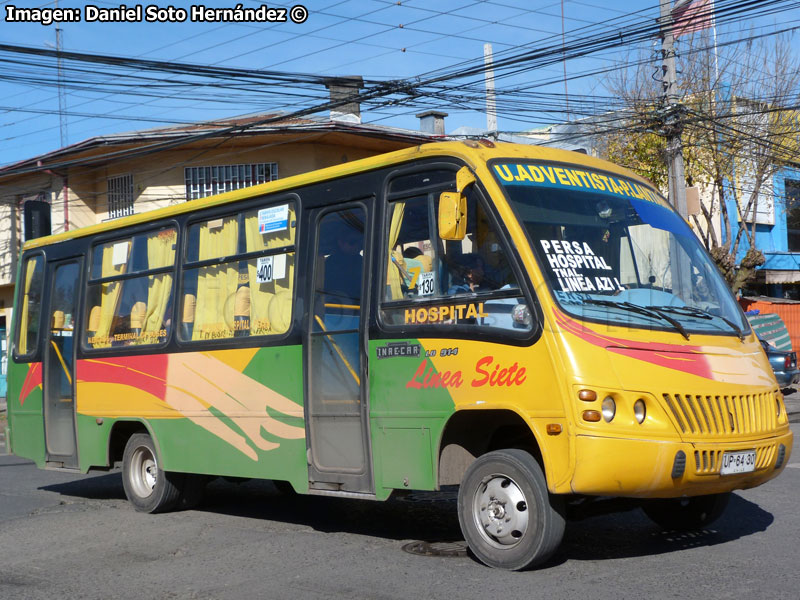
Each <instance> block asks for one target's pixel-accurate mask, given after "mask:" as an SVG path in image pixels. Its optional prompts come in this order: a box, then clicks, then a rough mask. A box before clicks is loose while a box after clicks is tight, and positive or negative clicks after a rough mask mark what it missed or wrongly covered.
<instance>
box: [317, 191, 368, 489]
mask: <svg viewBox="0 0 800 600" xmlns="http://www.w3.org/2000/svg"><path fill="white" fill-rule="evenodd" d="M367 210H368V209H367V206H366V205H364V204H360V203H359V204H356V203H354V204H351V205H349V206H348V207H347V208H342V209H337V210H318V211H314V212H313V213H312V215H311V219H312V221H311V222H312V223H313V228H314V241H313V246H312V247H313V248H315V249H316V251H315V253H314V266H313V271H312V275H311V277H310V282H309V286H308V288H310V289H307V292H308V294H309V295H308V298H309V302H308V305H309V314H308V321H307V325H306V335H305V365H306V401H305V408H306V417H307V418H306V423H307V425H306V427H307V440H308V463H309V467H308V477H309V488H310V489H312V490H314V489H316V490H328V491H349V492H371V491H372V468H371V460H370V453H369V422H368V417H369V410H368V406H367V395H366V390H365V386H364V385H363V384H364V382H365V381H366V380H367V372H366V352H365V350H364V348H365V339H364V336H365V335H366V320H367V309H366V304H367V303H366V295H367V291H366V290H367V289H368V286H365V284H364V280H365V277H364V273H365V269H366V264H367V260H368V258H369V257H368V256H367V253H366V251H365V250H366V248H367V245H366V243H365V240H367V239H368V236H367V233H368V232H367V224H368V222H369V220H368V212H367Z"/></svg>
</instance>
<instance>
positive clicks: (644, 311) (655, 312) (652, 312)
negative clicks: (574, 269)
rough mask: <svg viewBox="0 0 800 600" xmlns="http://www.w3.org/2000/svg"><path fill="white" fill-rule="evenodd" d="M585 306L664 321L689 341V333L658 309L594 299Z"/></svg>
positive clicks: (585, 301) (587, 301)
mask: <svg viewBox="0 0 800 600" xmlns="http://www.w3.org/2000/svg"><path fill="white" fill-rule="evenodd" d="M583 302H584V303H585V304H596V305H598V306H609V307H613V308H624V309H626V310H629V311H630V312H634V313H637V314H640V315H645V316H647V317H650V318H657V319H661V320H663V321H666V322H667V323H669V324H670V325H672V326H673V327H674V328H675V330H676V331H677V332H678V333H680V334H681V335H682V336H683V337H685V338H686V339H687V340H688V339H689V332H688V331H686V329H685V328H684V326H683V325H681V324H680V323H679V322H678V321H677V320H675V319H673V318H672V317H670V316H669V315H667V314H664V312H662V311H661V310H659V309H658V308H653V307H651V306H639V305H638V304H633V303H632V302H613V301H611V300H595V299H594V298H587V299H586V300H584V301H583Z"/></svg>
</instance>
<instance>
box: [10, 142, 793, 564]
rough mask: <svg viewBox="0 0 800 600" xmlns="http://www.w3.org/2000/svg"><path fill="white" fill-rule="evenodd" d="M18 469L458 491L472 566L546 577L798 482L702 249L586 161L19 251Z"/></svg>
mask: <svg viewBox="0 0 800 600" xmlns="http://www.w3.org/2000/svg"><path fill="white" fill-rule="evenodd" d="M13 316H14V319H13V320H14V326H13V333H12V340H11V353H10V366H9V396H8V431H7V432H6V440H7V443H8V444H9V445H10V449H11V451H13V453H15V454H16V455H18V456H20V457H26V458H29V459H31V460H33V461H35V463H36V464H37V465H38V466H39V467H42V468H50V469H54V468H55V469H64V470H71V471H77V472H88V471H90V470H98V469H99V470H103V469H111V468H115V467H116V466H118V465H120V464H121V467H122V481H123V485H124V488H125V493H126V495H127V497H128V499H129V500H130V502H131V503H132V504H133V506H134V508H135V509H136V510H138V511H143V512H158V511H168V510H171V509H176V508H182V507H191V506H193V505H194V504H196V503H197V502H198V501H199V500H200V497H201V494H202V490H203V487H204V485H205V483H206V482H207V481H208V480H209V478H211V477H215V476H227V477H237V478H260V479H268V480H273V481H276V482H278V483H279V487H282V488H284V489H288V488H289V487H291V489H293V490H294V491H295V492H297V493H303V494H317V495H328V496H346V497H351V498H364V499H373V500H385V499H387V498H388V497H389V496H390V495H391V494H392V493H393V492H394V491H396V490H437V489H440V488H441V487H442V486H450V485H458V486H459V487H458V490H459V491H458V504H457V507H458V508H457V510H458V517H459V522H460V524H461V528H462V531H463V534H464V537H465V539H466V541H467V543H468V544H469V547H470V549H471V550H472V552H473V553H474V555H475V556H476V557H477V558H478V559H479V560H481V561H483V562H484V563H485V564H487V565H490V566H493V567H500V568H506V569H514V570H519V569H524V568H529V567H533V566H536V565H541V564H542V563H543V562H545V561H546V560H547V559H548V557H550V556H551V555H552V553H553V552H554V551H555V550H556V549H557V548H558V546H559V543H560V541H561V538H562V536H563V532H564V526H565V519H566V517H567V515H568V508H569V507H570V506H573V505H574V504H576V503H586V502H590V501H591V500H592V499H599V498H608V497H616V498H626V499H633V500H635V501H636V502H637V503H640V504H641V507H642V508H643V509H644V510H645V512H646V514H647V515H648V516H649V517H651V518H652V519H653V520H654V521H655V522H656V523H657V524H659V525H661V526H663V527H669V528H678V529H691V528H699V527H704V526H706V525H708V524H709V523H710V522H712V521H713V520H714V519H716V518H717V517H718V516H719V515H720V513H721V512H722V510H723V509H724V507H725V504H726V502H727V500H728V498H729V496H730V494H731V492H732V491H733V490H737V489H745V488H750V487H753V486H757V485H760V484H762V483H764V482H766V481H768V480H770V479H772V478H773V477H776V476H777V475H778V474H779V473H780V472H781V471H782V470H783V468H784V467H785V465H786V463H787V462H788V459H789V453H790V451H791V447H792V433H791V431H790V429H789V425H788V420H787V415H786V410H785V406H784V403H783V397H782V396H781V392H780V389H779V387H778V385H777V383H776V381H775V379H774V377H773V375H772V371H771V369H770V366H769V363H768V362H767V359H766V357H765V355H764V353H763V351H762V349H761V346H760V344H759V342H758V340H757V339H756V336H755V335H754V333H753V331H752V330H751V328H750V326H749V325H748V322H747V320H746V319H745V317H744V315H743V313H742V311H741V309H740V308H739V306H738V305H737V303H736V301H735V300H734V298H733V296H732V295H731V293H730V292H729V291H728V289H727V288H726V286H725V284H724V282H723V280H722V278H721V277H720V275H719V273H718V271H717V269H716V267H715V266H714V263H713V262H712V260H711V259H710V258H709V256H708V254H707V253H706V252H705V250H704V249H703V247H702V246H701V245H700V243H699V242H698V240H697V238H696V237H695V235H694V233H693V232H692V231H691V229H690V228H689V227H688V226H687V224H686V223H685V221H683V220H682V219H681V218H680V217H679V216H678V215H677V213H675V212H674V211H673V209H672V208H671V207H670V206H669V205H668V204H667V202H666V201H665V200H664V198H663V197H662V196H661V195H660V194H659V192H658V191H657V190H656V189H655V188H654V187H653V186H652V185H651V184H650V183H648V182H647V181H645V180H643V179H642V178H640V177H638V176H637V175H635V174H633V173H632V172H630V171H627V170H625V169H622V168H620V167H617V166H615V165H613V164H610V163H608V162H605V161H602V160H599V159H595V158H592V157H589V156H586V155H582V154H577V153H572V152H566V151H561V150H553V149H546V148H541V147H536V146H522V145H513V144H504V143H493V142H490V141H485V140H484V141H464V142H445V143H435V144H426V145H422V146H419V147H415V148H410V149H406V150H401V151H398V152H393V153H390V154H385V155H381V156H375V157H372V158H368V159H364V160H360V161H356V162H352V163H347V164H342V165H339V166H335V167H330V168H326V169H322V170H319V171H315V172H311V173H306V174H303V175H298V176H294V177H290V178H287V179H284V180H278V181H274V182H270V183H267V184H263V185H258V186H254V187H250V188H246V189H242V190H237V191H234V192H229V193H226V194H222V195H218V196H213V197H209V198H206V199H201V200H195V201H190V202H186V203H184V204H181V205H176V206H171V207H168V208H163V209H159V210H155V211H151V212H146V213H142V214H137V215H131V216H128V217H124V218H121V219H119V220H116V221H113V222H109V223H103V224H100V225H95V226H91V227H86V228H83V229H78V230H74V231H69V232H67V233H62V234H58V235H53V236H47V237H42V238H38V239H34V240H30V241H28V242H27V243H26V244H25V246H24V249H23V253H22V256H21V260H20V267H19V275H18V280H17V295H16V300H15V308H14V312H13Z"/></svg>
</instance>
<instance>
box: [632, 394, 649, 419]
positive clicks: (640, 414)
mask: <svg viewBox="0 0 800 600" xmlns="http://www.w3.org/2000/svg"><path fill="white" fill-rule="evenodd" d="M633 416H634V417H636V422H637V423H639V425H641V424H642V423H644V418H645V417H646V416H647V406H646V405H645V403H644V400H642V399H641V398H639V399H638V400H637V401H636V402H634V403H633Z"/></svg>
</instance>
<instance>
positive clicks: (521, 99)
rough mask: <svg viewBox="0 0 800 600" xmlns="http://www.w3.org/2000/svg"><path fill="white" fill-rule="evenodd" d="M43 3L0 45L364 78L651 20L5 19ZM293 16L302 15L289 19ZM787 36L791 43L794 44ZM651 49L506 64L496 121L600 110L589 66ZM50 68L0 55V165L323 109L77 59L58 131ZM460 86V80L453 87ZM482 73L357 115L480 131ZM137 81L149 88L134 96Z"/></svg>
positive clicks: (555, 9) (633, 9) (480, 13)
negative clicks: (141, 135) (424, 116)
mask: <svg viewBox="0 0 800 600" xmlns="http://www.w3.org/2000/svg"><path fill="white" fill-rule="evenodd" d="M718 1H719V2H722V1H723V0H718ZM786 4H791V2H786ZM241 5H242V6H243V7H244V8H251V9H257V8H259V7H261V6H262V5H263V3H262V2H260V1H254V0H242V2H241ZM55 6H56V3H55V2H37V1H34V2H26V1H24V0H19V1H16V0H5V1H3V0H0V11H2V13H0V45H2V44H8V45H12V46H25V47H29V48H38V49H44V50H48V49H49V50H52V49H54V48H55V46H56V27H58V28H60V29H61V37H62V48H63V50H64V51H69V52H78V53H88V54H101V55H111V56H115V57H124V58H137V59H149V60H156V61H170V62H174V63H191V64H192V65H211V66H216V67H224V68H237V69H246V70H253V69H259V70H269V71H281V72H288V73H291V74H294V75H297V74H310V75H322V76H326V77H327V76H342V75H346V76H353V75H357V76H362V77H364V78H365V80H369V81H370V82H382V81H389V80H400V79H402V80H406V79H409V78H412V79H411V81H416V80H415V79H413V78H419V79H420V80H426V79H430V77H432V76H433V75H438V74H442V73H445V72H449V70H450V69H451V68H452V67H454V66H457V65H462V66H463V65H469V66H474V65H479V64H481V63H482V58H483V54H484V44H486V43H489V44H491V46H492V50H493V53H494V55H495V58H496V59H502V58H503V57H505V56H510V55H513V54H515V53H519V52H522V51H534V52H535V51H536V50H537V49H542V48H549V47H553V46H558V45H559V44H566V45H570V44H574V43H575V42H576V41H577V40H580V39H583V38H585V37H586V36H587V35H597V34H599V33H608V34H612V35H613V33H614V32H615V31H617V30H622V29H623V28H624V27H626V26H629V25H631V24H632V23H641V24H643V25H644V24H647V23H650V22H651V21H652V22H653V23H654V22H655V19H656V18H657V17H658V0H640V1H631V0H586V1H584V0H563V2H562V0H555V1H552V0H437V1H436V2H431V1H430V0H401V1H397V0H305V1H304V2H303V4H302V5H299V4H298V5H296V4H286V3H275V4H272V3H269V4H268V6H269V7H270V8H286V9H287V20H286V22H273V23H259V22H236V21H232V20H222V21H219V22H192V21H191V20H190V18H189V15H190V14H191V12H190V11H191V7H192V6H195V7H198V6H201V4H200V3H191V2H177V1H173V2H171V3H170V2H169V1H162V2H153V3H152V4H149V3H145V4H139V5H137V4H135V3H132V2H130V3H127V4H126V7H127V8H136V7H140V9H141V12H142V20H141V21H136V20H134V21H133V22H99V21H98V22H87V14H88V13H87V6H93V7H97V8H98V9H112V8H119V7H120V3H119V2H116V3H115V2H100V1H98V2H95V3H93V4H89V3H85V2H72V1H70V0H61V1H60V2H58V7H59V8H61V9H80V10H79V15H80V20H79V22H65V23H61V24H59V25H57V26H56V25H43V24H41V23H36V22H10V21H9V8H10V7H16V8H27V9H35V8H39V9H46V8H54V7H55ZM169 6H172V7H174V8H183V9H185V10H186V12H187V18H186V20H183V21H178V22H161V23H159V22H146V21H145V16H146V15H148V14H151V15H155V16H160V15H157V14H156V13H155V9H158V8H160V9H167V8H168V7H169ZM236 6H237V3H236V2H235V1H233V0H211V1H210V2H208V3H207V4H206V7H213V8H228V9H232V8H235V7H236ZM298 6H300V7H301V8H297V7H298ZM148 7H150V12H149V13H148V11H147V9H148ZM292 9H293V11H292ZM303 9H305V10H303ZM562 11H563V12H562ZM90 12H91V11H90ZM166 12H167V10H162V11H161V13H162V14H163V13H166ZM562 14H563V18H562ZM289 15H293V16H295V18H296V20H302V21H303V22H293V21H292V20H291V18H289ZM177 16H178V17H180V16H181V15H180V14H178V15H177ZM798 25H800V8H797V7H795V8H793V10H791V11H784V12H782V13H778V14H773V15H768V16H763V17H759V18H754V19H750V20H740V21H739V22H737V23H735V24H732V26H731V28H728V29H727V30H726V29H725V28H724V27H722V26H721V27H720V28H718V30H719V31H718V34H719V37H718V39H719V41H720V43H723V42H725V40H726V39H729V38H730V37H731V36H732V35H735V34H734V33H732V31H733V29H736V28H738V30H741V28H742V27H743V26H746V27H750V28H753V30H757V31H758V32H763V31H772V30H775V29H780V28H783V29H786V28H791V27H797V26H798ZM726 36H727V37H726ZM793 43H794V48H798V45H797V40H794V42H793ZM654 44H655V39H654V38H651V39H648V40H643V41H639V42H637V43H635V44H628V45H625V46H623V47H616V48H609V49H606V50H600V51H597V52H594V53H592V54H590V55H589V56H585V57H577V58H570V59H569V60H563V61H562V60H559V58H558V56H555V57H554V59H553V60H549V61H547V60H545V61H540V62H539V63H536V65H537V66H536V68H535V69H528V68H520V69H518V70H517V69H514V68H510V69H508V70H507V71H506V72H504V74H503V77H502V78H500V79H498V81H497V82H496V85H497V87H498V90H499V91H503V90H505V91H507V92H509V93H510V95H509V96H508V98H511V99H513V100H507V101H506V102H505V104H504V103H503V102H499V103H498V127H499V129H500V130H501V131H522V130H526V129H531V128H535V127H541V126H543V125H547V124H550V123H557V122H561V121H563V120H565V119H566V118H571V117H575V116H580V113H581V109H580V108H579V107H583V109H584V112H586V111H587V110H589V109H586V107H587V106H588V103H591V104H592V106H593V108H592V109H591V110H595V111H596V110H600V109H602V108H603V105H604V104H606V103H610V102H611V99H610V98H608V97H607V92H606V91H605V90H604V87H603V79H604V77H605V76H604V75H603V73H602V72H601V71H603V70H608V69H613V68H615V66H616V65H618V64H619V63H620V61H621V60H622V59H623V58H624V57H625V56H627V55H629V54H630V53H631V52H633V51H635V50H641V51H644V52H645V53H648V52H649V53H652V52H654V51H655V50H656V49H657V46H656V45H654ZM680 49H681V46H680V43H679V51H680ZM9 58H12V59H13V60H11V61H9V60H8V59H9ZM18 61H19V62H18ZM26 61H36V62H35V63H30V62H26ZM4 63H5V64H4ZM54 64H55V60H54V59H53V58H49V57H34V56H30V55H25V54H9V53H0V166H3V165H7V164H11V163H14V162H17V161H19V160H24V159H27V158H31V157H34V156H38V155H40V154H43V153H46V152H49V151H52V150H56V149H58V148H59V147H61V146H62V145H65V144H62V135H64V136H65V143H66V144H73V143H76V142H80V141H82V140H85V139H87V138H90V137H92V136H96V135H104V134H111V133H119V132H127V131H134V130H141V129H150V128H154V127H159V126H163V125H168V124H170V123H186V122H193V121H203V120H213V119H220V118H224V117H231V116H235V115H244V114H253V113H260V112H273V111H275V110H282V111H287V112H291V111H292V110H295V109H297V108H299V107H308V106H311V105H315V104H320V103H322V102H324V101H325V99H326V96H327V92H326V91H325V89H324V86H322V85H321V84H319V83H312V84H309V83H308V82H306V83H305V84H303V85H300V86H295V85H292V84H286V85H282V86H278V87H277V88H276V87H275V83H274V82H265V83H260V82H253V83H248V84H247V85H246V86H238V87H237V88H236V89H224V88H219V87H216V88H215V87H214V86H211V85H209V83H211V80H210V79H207V78H206V79H202V78H194V79H192V78H188V77H187V76H185V75H184V74H180V73H176V74H164V73H160V74H157V75H154V74H153V73H152V72H151V73H146V72H144V71H142V70H137V69H135V68H127V67H125V68H114V69H112V68H109V67H105V66H94V65H91V64H88V65H87V64H86V63H83V64H80V63H75V64H78V66H79V67H80V68H81V69H83V72H70V73H69V75H68V76H67V75H65V79H66V78H67V77H68V78H69V79H70V82H71V85H69V86H66V85H65V88H64V90H63V93H62V106H63V108H64V113H65V116H64V118H63V122H64V123H65V126H64V127H63V128H62V126H61V122H62V121H60V119H59V93H58V87H57V86H56V85H55V84H54V81H55V79H54V77H55V75H54V73H55V71H54V69H53V65H54ZM565 76H566V78H567V80H566V82H565ZM137 77H138V78H137ZM144 77H147V78H148V79H144ZM156 79H157V80H160V81H156ZM465 81H466V82H468V83H469V85H468V86H467V87H464V88H461V87H459V86H461V85H462V84H464V82H465ZM482 82H483V76H482V75H478V76H473V77H472V78H471V79H469V78H468V79H467V80H461V79H448V80H445V81H443V82H442V83H441V84H439V87H440V88H441V90H442V91H441V93H440V94H438V95H437V94H433V95H431V94H429V95H428V96H426V97H425V98H424V99H420V101H418V102H407V103H403V104H401V105H397V106H386V105H384V106H379V105H365V106H363V107H362V119H363V121H364V122H365V123H377V124H382V125H391V126H396V127H405V128H410V129H417V128H418V127H419V122H418V120H417V119H416V118H415V116H414V115H415V113H418V112H421V111H422V110H427V109H431V108H436V109H438V110H442V111H444V112H447V113H448V117H447V119H446V129H447V131H448V132H451V131H452V130H454V129H456V128H457V127H461V126H469V127H476V128H485V127H486V114H485V106H484V105H482V100H481V99H480V97H479V96H480V94H478V92H481V89H482V85H483V83H482ZM144 85H146V86H147V88H148V90H149V93H148V95H146V96H143V95H141V94H138V93H134V90H139V91H141V89H142V86H144ZM460 90H461V91H463V96H460V95H459V91H460ZM481 93H482V92H481ZM476 94H477V95H476ZM530 102H533V104H529V103H530ZM384 104H385V103H384ZM570 107H573V109H571V108H570ZM571 110H574V111H575V113H576V114H572V113H571ZM326 114H327V113H320V116H326Z"/></svg>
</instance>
